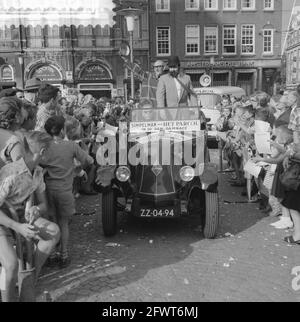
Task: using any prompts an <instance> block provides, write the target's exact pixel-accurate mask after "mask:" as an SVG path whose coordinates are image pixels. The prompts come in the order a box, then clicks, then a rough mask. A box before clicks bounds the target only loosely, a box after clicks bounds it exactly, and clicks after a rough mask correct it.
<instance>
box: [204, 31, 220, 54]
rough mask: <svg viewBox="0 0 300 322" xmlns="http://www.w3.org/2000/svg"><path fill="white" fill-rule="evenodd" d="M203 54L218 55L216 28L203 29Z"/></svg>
mask: <svg viewBox="0 0 300 322" xmlns="http://www.w3.org/2000/svg"><path fill="white" fill-rule="evenodd" d="M204 53H205V54H214V55H217V54H218V27H205V28H204Z"/></svg>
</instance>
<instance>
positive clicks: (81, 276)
mask: <svg viewBox="0 0 300 322" xmlns="http://www.w3.org/2000/svg"><path fill="white" fill-rule="evenodd" d="M227 179H228V175H225V174H224V175H222V176H220V213H221V222H220V229H219V234H218V237H217V239H215V240H205V239H203V237H202V234H201V232H199V229H197V227H198V225H199V223H198V221H197V218H188V217H185V218H180V219H176V220H170V221H169V220H152V221H151V220H150V221H149V220H148V221H145V220H138V219H133V218H130V217H129V218H128V216H127V215H123V216H122V215H120V223H119V233H118V234H117V235H116V236H115V237H113V238H105V237H104V236H103V233H102V229H101V226H100V224H98V219H97V218H99V216H100V198H99V197H98V196H96V197H88V196H85V197H82V198H81V199H79V201H78V205H77V206H78V212H79V213H89V212H90V213H92V214H91V215H89V216H87V215H78V216H74V217H73V219H72V223H71V256H72V264H71V265H70V266H69V267H68V268H66V269H63V270H55V269H51V270H50V269H48V268H46V269H45V270H44V272H43V275H42V276H41V278H40V280H39V284H38V292H39V294H38V300H39V301H42V300H43V296H42V295H43V291H45V290H47V291H49V293H50V294H51V296H52V298H53V300H54V301H71V302H73V301H89V302H90V301H91V302H94V301H95V302H96V301H101V302H110V301H112V302H116V301H157V302H166V301H299V300H300V291H298V292H297V291H294V290H293V288H292V280H293V278H295V276H293V275H292V269H293V268H294V267H297V266H300V256H299V250H300V248H299V247H298V246H289V245H287V244H286V243H285V242H284V241H283V237H284V236H286V235H287V234H288V233H289V232H288V231H278V230H276V229H274V228H273V227H271V226H270V225H269V224H270V223H271V222H272V221H275V220H274V219H271V218H268V217H265V216H264V215H262V214H261V213H260V211H259V210H258V205H257V204H231V203H227V202H224V201H242V200H244V198H243V197H241V196H240V192H241V190H240V188H232V187H230V186H229V184H228V183H227ZM94 210H96V212H94ZM93 212H94V213H93Z"/></svg>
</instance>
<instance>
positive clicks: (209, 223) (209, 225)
mask: <svg viewBox="0 0 300 322" xmlns="http://www.w3.org/2000/svg"><path fill="white" fill-rule="evenodd" d="M205 209H206V211H205V224H204V231H203V232H204V237H205V238H209V239H212V238H215V237H216V235H217V230H218V226H219V198H218V193H216V192H213V193H211V192H207V191H206V192H205Z"/></svg>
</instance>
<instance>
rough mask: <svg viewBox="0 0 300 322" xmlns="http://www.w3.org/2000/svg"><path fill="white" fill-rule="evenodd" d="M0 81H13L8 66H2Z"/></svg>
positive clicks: (11, 72) (10, 69)
mask: <svg viewBox="0 0 300 322" xmlns="http://www.w3.org/2000/svg"><path fill="white" fill-rule="evenodd" d="M0 76H1V81H2V82H12V81H13V71H12V68H11V67H10V66H3V67H2V69H1V75H0Z"/></svg>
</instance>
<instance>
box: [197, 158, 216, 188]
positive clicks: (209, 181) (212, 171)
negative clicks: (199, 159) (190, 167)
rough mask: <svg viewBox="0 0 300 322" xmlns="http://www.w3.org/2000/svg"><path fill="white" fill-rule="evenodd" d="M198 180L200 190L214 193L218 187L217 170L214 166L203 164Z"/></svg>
mask: <svg viewBox="0 0 300 322" xmlns="http://www.w3.org/2000/svg"><path fill="white" fill-rule="evenodd" d="M199 178H200V182H201V189H202V190H205V191H207V192H216V190H217V187H218V170H217V166H216V165H215V164H213V163H207V164H205V166H204V171H203V173H202V174H201V175H200V176H199Z"/></svg>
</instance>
